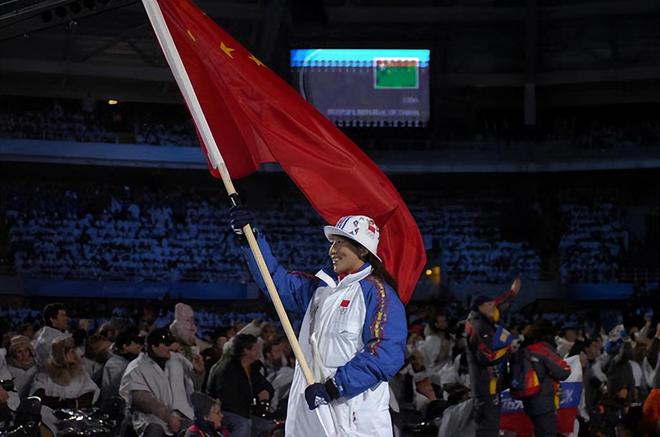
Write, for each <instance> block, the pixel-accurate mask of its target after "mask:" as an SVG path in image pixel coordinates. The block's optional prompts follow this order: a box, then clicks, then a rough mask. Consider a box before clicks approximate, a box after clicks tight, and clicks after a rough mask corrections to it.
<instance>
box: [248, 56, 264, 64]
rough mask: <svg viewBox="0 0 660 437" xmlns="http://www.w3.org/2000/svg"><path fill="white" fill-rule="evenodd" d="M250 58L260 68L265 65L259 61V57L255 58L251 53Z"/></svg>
mask: <svg viewBox="0 0 660 437" xmlns="http://www.w3.org/2000/svg"><path fill="white" fill-rule="evenodd" d="M248 57H249V58H250V59H252V60H253V61H254V63H255V64H257V65H258V66H259V67H261V66H262V65H264V63H263V62H261V61H260V60H259V59H257V57H256V56H254V55H253V54H252V53H250V56H248Z"/></svg>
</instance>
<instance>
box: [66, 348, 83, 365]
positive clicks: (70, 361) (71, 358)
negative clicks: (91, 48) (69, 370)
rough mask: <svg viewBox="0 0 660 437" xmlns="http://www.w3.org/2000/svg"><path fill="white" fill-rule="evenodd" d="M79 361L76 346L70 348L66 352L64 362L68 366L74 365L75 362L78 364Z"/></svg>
mask: <svg viewBox="0 0 660 437" xmlns="http://www.w3.org/2000/svg"><path fill="white" fill-rule="evenodd" d="M79 361H80V358H79V357H78V353H77V352H76V348H68V349H67V350H66V351H65V352H64V364H66V365H67V366H73V365H75V364H78V362H79Z"/></svg>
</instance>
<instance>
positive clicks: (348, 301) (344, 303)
mask: <svg viewBox="0 0 660 437" xmlns="http://www.w3.org/2000/svg"><path fill="white" fill-rule="evenodd" d="M349 303H351V301H350V300H347V299H344V300H342V301H341V303H340V304H339V306H340V307H342V308H348V304H349Z"/></svg>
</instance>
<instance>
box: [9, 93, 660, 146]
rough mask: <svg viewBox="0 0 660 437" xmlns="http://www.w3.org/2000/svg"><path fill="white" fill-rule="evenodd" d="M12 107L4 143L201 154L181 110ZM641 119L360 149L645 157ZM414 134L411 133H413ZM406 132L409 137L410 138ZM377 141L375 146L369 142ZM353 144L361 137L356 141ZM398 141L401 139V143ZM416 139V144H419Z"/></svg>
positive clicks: (505, 127)
mask: <svg viewBox="0 0 660 437" xmlns="http://www.w3.org/2000/svg"><path fill="white" fill-rule="evenodd" d="M29 102H30V99H27V98H21V99H19V98H16V99H13V100H12V99H8V105H6V106H5V107H0V137H6V138H26V139H43V140H53V141H55V140H59V141H76V142H107V143H117V142H120V143H128V144H149V145H162V146H182V147H196V146H198V145H199V141H198V139H197V136H196V134H195V130H194V127H193V124H192V121H191V119H190V116H189V115H188V114H187V113H186V112H185V109H184V108H183V107H181V106H172V105H157V104H153V105H143V104H131V103H119V104H117V105H114V106H109V105H107V104H97V102H94V101H93V100H92V99H91V97H89V96H88V97H86V98H85V99H83V100H82V102H80V101H74V100H61V101H58V100H48V99H40V100H38V101H37V100H35V101H34V102H33V103H32V104H29ZM638 115H639V116H631V115H630V114H628V113H625V114H621V117H619V118H617V119H615V120H613V121H612V120H601V119H599V118H598V117H597V116H590V115H589V114H580V113H575V114H572V115H571V112H570V111H564V113H563V114H562V115H553V114H544V115H543V116H542V117H540V118H541V120H542V123H540V124H539V125H537V126H524V125H521V124H520V121H519V118H520V117H519V116H516V117H510V116H504V115H501V114H483V115H481V116H479V119H478V120H477V121H475V122H470V123H469V126H467V125H466V126H464V127H463V128H460V127H458V126H457V123H456V121H455V120H452V124H451V125H448V126H445V125H444V124H443V122H442V121H441V122H439V123H438V127H437V128H436V129H434V131H433V132H432V133H429V132H427V131H419V133H417V134H414V135H412V136H409V135H407V133H404V134H403V135H402V136H398V135H397V134H396V133H395V134H394V135H392V132H388V133H387V135H384V136H379V135H378V134H377V133H375V132H370V133H368V134H367V135H368V136H367V137H365V138H364V141H361V140H358V143H359V144H360V145H361V146H362V147H364V148H365V149H369V150H371V149H373V151H374V152H376V151H379V150H382V149H387V148H392V147H394V148H395V149H402V150H406V149H409V150H416V149H418V145H419V144H420V143H422V144H426V145H425V146H423V149H424V148H425V149H429V148H434V147H435V146H433V147H432V146H430V145H431V144H435V143H437V142H444V143H447V144H454V143H455V145H457V146H460V144H461V143H465V144H470V145H475V144H476V145H478V146H479V147H480V148H487V149H492V150H493V151H506V150H519V149H520V150H524V151H526V152H529V151H530V150H531V149H530V147H532V146H534V145H539V146H542V147H543V146H551V147H554V148H561V147H562V145H563V146H568V147H569V148H579V149H592V150H607V149H623V150H631V149H643V148H649V147H656V146H657V145H658V144H659V143H660V123H659V122H658V121H657V119H656V118H657V117H654V116H653V114H652V113H648V112H646V111H644V110H640V113H639V114H638ZM408 130H409V129H408ZM406 132H407V131H406ZM372 137H373V138H378V141H370V139H373V138H372ZM356 138H360V134H359V133H356ZM397 138H399V139H398V140H397ZM415 138H417V140H415ZM523 146H524V147H523Z"/></svg>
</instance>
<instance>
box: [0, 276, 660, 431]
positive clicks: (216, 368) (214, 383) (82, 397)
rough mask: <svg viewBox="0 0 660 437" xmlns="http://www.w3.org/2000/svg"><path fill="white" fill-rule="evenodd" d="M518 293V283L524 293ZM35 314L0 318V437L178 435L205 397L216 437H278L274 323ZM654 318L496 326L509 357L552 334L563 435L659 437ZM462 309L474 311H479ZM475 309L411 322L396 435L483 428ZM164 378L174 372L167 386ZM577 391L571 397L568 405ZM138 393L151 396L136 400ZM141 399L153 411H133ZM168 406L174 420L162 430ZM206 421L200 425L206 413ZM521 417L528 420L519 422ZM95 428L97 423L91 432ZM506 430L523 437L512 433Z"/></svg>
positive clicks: (443, 305) (396, 392) (290, 360)
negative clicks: (540, 327) (217, 409)
mask: <svg viewBox="0 0 660 437" xmlns="http://www.w3.org/2000/svg"><path fill="white" fill-rule="evenodd" d="M524 287H525V284H524V283H523V291H521V292H522V293H524V292H525V291H524ZM42 305H43V302H40V303H37V302H34V301H32V302H30V301H27V302H26V301H21V302H19V301H7V302H5V303H4V304H2V305H1V306H0V317H1V318H2V320H3V321H4V323H3V324H2V325H0V332H1V333H2V344H0V376H2V375H8V376H9V377H10V378H11V379H12V381H13V384H12V385H9V384H6V382H7V381H6V380H5V381H4V382H3V386H2V387H3V388H0V412H2V413H3V414H2V415H0V430H2V429H7V428H11V427H15V426H16V425H17V424H19V423H22V422H20V420H22V419H21V415H25V414H28V413H26V412H30V411H32V413H31V414H33V418H32V426H34V424H35V423H40V424H41V425H40V426H41V427H42V428H43V429H42V433H43V432H45V431H46V430H51V431H55V430H59V432H60V433H61V432H64V433H65V434H66V433H69V434H66V435H85V434H84V431H85V430H87V431H89V430H90V429H92V428H95V429H96V431H95V432H97V433H102V432H105V434H95V435H133V434H131V433H130V432H128V431H127V429H129V428H130V429H133V430H135V431H137V432H138V433H140V432H144V433H145V434H146V435H152V434H148V433H147V432H146V431H145V428H146V427H148V426H152V427H154V426H155V425H158V426H160V427H161V428H162V429H161V430H156V431H158V432H171V433H174V434H177V435H183V434H184V433H185V430H186V428H188V427H189V426H193V425H192V424H193V421H195V420H196V419H198V418H197V417H196V415H197V414H198V413H199V412H200V411H201V410H202V409H201V407H200V405H199V404H198V402H197V401H196V400H198V399H199V396H200V394H199V393H201V392H202V391H205V392H206V393H207V394H208V396H210V397H211V398H219V400H220V401H221V402H222V404H221V407H222V410H223V411H222V414H220V416H221V417H222V420H221V421H218V422H217V423H216V426H217V432H218V434H217V435H219V436H226V435H227V434H226V429H225V427H229V428H230V429H231V430H232V434H231V435H234V434H233V432H236V431H238V430H239V429H240V426H243V425H246V424H247V425H246V426H249V427H251V428H252V430H253V431H254V432H255V433H258V432H264V434H263V435H279V434H278V433H277V430H278V429H281V427H282V425H283V419H284V418H285V417H286V402H287V397H288V391H289V387H290V386H291V381H292V376H293V368H292V367H293V365H294V362H295V358H294V357H293V354H292V352H291V347H290V345H289V343H288V341H287V340H286V339H285V337H283V335H282V330H281V328H280V326H279V323H277V322H276V321H273V320H269V318H268V317H267V316H266V315H265V314H264V313H263V312H259V311H258V310H256V309H252V310H243V311H240V310H239V311H237V310H231V311H228V308H224V309H223V304H219V303H213V302H205V303H203V302H197V303H195V304H193V307H190V306H189V305H187V304H184V303H181V302H179V303H176V304H175V302H174V301H171V300H169V299H165V300H163V301H149V302H146V301H140V300H133V301H123V302H112V301H102V302H101V303H99V304H98V305H88V304H81V303H78V302H74V301H71V302H70V303H67V304H62V303H50V304H48V305H46V306H45V307H42ZM653 305H654V302H652V301H644V300H638V301H636V303H635V304H632V303H631V304H628V305H624V306H619V307H618V308H617V309H616V310H613V309H608V308H604V307H603V308H602V309H600V310H599V309H596V308H582V309H580V310H578V311H576V312H572V313H568V312H561V313H558V312H531V311H526V312H524V313H510V312H504V313H503V314H504V316H505V317H504V318H503V319H502V320H501V321H500V322H499V323H501V324H502V326H504V327H506V329H507V330H508V332H510V333H511V335H512V336H513V337H514V338H516V340H515V341H514V343H512V346H511V348H512V350H515V349H516V348H519V347H520V348H522V347H527V346H526V345H529V344H530V343H529V341H528V340H526V338H528V339H531V338H532V337H531V336H532V335H533V334H532V332H533V331H532V330H531V329H532V326H534V325H536V324H537V323H536V322H537V321H538V320H539V319H541V318H542V319H544V320H546V321H547V324H549V325H548V326H550V327H551V329H552V338H546V339H545V340H544V341H548V342H549V343H548V344H549V345H550V347H552V350H553V351H555V352H554V353H556V354H557V355H558V357H559V358H558V359H562V360H566V362H567V363H571V364H570V365H569V364H565V366H566V367H567V368H570V369H571V370H570V374H571V378H577V379H574V381H580V382H582V384H580V385H579V386H575V385H574V384H573V385H571V384H569V385H567V386H566V387H564V386H563V385H562V388H561V389H560V390H558V391H556V393H555V395H556V396H559V399H560V402H559V403H558V404H557V405H558V407H556V408H564V406H563V405H564V404H563V400H562V399H563V396H569V397H570V396H577V398H573V399H581V401H580V402H579V403H578V404H577V405H578V407H577V411H576V410H575V409H574V408H569V407H566V408H569V409H571V410H572V411H573V412H572V414H577V417H576V419H577V420H576V421H575V422H573V420H571V421H570V424H572V425H571V427H572V428H573V430H574V432H575V433H576V434H577V433H578V428H579V429H580V433H584V434H585V435H589V436H608V437H609V436H616V435H628V434H621V433H625V432H631V433H640V434H639V435H653V434H652V433H653V432H654V430H655V431H656V432H657V431H660V430H658V429H657V427H658V426H659V425H660V424H659V423H657V422H655V423H654V420H656V421H657V420H658V419H660V418H659V417H655V416H653V414H655V413H653V412H654V411H655V410H654V409H653V408H654V406H653V404H652V403H651V404H649V399H650V402H654V401H653V399H657V398H653V396H657V394H658V393H657V389H658V388H659V387H658V386H657V381H658V377H657V372H658V368H659V365H658V354H659V353H660V324H657V326H656V322H657V320H655V318H654V310H655V311H658V309H659V308H657V307H656V308H653ZM470 308H471V309H473V310H474V305H472V304H471V305H470ZM470 308H468V306H466V305H465V304H464V303H461V302H458V301H453V300H449V301H444V302H430V303H421V304H410V305H408V307H407V308H406V312H407V320H408V341H407V347H406V362H405V364H404V366H403V367H402V368H401V370H400V371H399V372H398V374H397V375H396V376H395V377H394V378H393V379H392V380H391V381H390V383H389V384H390V388H391V393H392V400H391V402H390V408H391V414H392V417H393V421H394V427H395V428H396V429H397V430H398V432H399V433H401V434H400V435H409V434H410V433H414V434H415V435H428V436H430V435H449V434H443V432H447V431H448V430H454V431H455V435H465V434H464V433H469V432H470V429H473V426H474V421H475V420H478V418H475V416H474V415H471V414H470V413H469V411H471V409H472V404H473V402H474V398H473V396H474V394H473V393H471V388H470V374H469V366H468V365H467V362H466V356H467V355H468V353H469V352H468V348H469V346H468V337H469V334H468V333H467V332H466V328H465V317H466V315H467V314H468V312H469V311H470ZM502 311H505V308H504V307H503V308H502ZM152 348H153V350H152ZM159 348H160V350H159ZM253 348H254V349H253ZM245 350H249V351H251V352H250V354H249V356H251V358H250V359H249V360H248V361H249V363H248V364H249V366H248V367H249V368H250V369H252V370H251V372H254V373H253V374H252V375H251V381H252V383H251V384H240V381H239V380H240V378H239V375H238V374H236V375H234V373H232V370H231V369H232V367H231V366H232V365H233V364H231V363H232V361H231V360H236V359H237V358H236V354H237V353H238V354H239V356H244V355H242V352H244V351H245ZM140 351H142V352H141V353H140ZM514 353H515V352H514ZM161 354H162V355H161ZM5 357H6V359H5ZM147 357H148V358H149V359H153V360H154V361H156V362H159V361H158V360H159V359H160V360H161V361H160V362H161V363H162V365H163V366H164V367H166V368H168V369H170V370H169V373H164V374H163V375H165V376H163V378H169V379H170V381H169V383H170V384H171V385H172V386H174V387H180V392H179V393H178V394H171V395H167V396H166V395H165V394H163V392H162V391H160V389H156V388H154V387H155V386H154V385H152V384H144V381H143V378H147V380H148V379H149V376H148V375H147V374H144V370H143V365H142V364H141V361H143V360H145V359H147ZM513 357H514V355H513V354H512V355H511V358H510V359H514V358H513ZM241 363H245V361H241ZM172 366H182V367H181V368H180V369H179V371H178V372H175V371H173V370H172ZM141 369H142V370H141ZM578 369H579V370H578ZM545 377H546V378H547V377H548V376H545ZM171 378H183V379H181V380H172V379H171ZM0 379H3V380H4V378H0ZM559 382H560V381H556V383H557V385H556V387H559ZM576 387H578V388H577V389H578V390H579V391H580V392H579V393H573V392H572V390H575V389H576ZM144 390H146V391H147V392H149V393H147V394H144V393H139V391H144ZM555 390H557V388H555ZM29 395H38V396H39V398H40V402H39V403H37V405H34V402H35V401H34V398H32V400H29V399H28V396H29ZM143 396H146V399H149V402H151V405H145V404H144V403H143V402H142V401H143ZM502 396H503V398H502V399H503V402H505V403H506V405H507V406H506V407H505V408H507V409H509V410H510V409H511V408H515V401H512V400H511V398H510V397H508V396H509V395H507V394H506V393H505V394H503V395H502ZM504 399H508V400H506V401H504ZM21 402H23V405H22V406H21V408H18V405H19V404H20V403H21ZM116 402H120V403H121V404H122V405H127V406H128V407H129V413H128V414H127V415H124V413H123V411H124V410H123V407H121V408H117V407H116ZM177 403H178V405H176V410H177V414H178V416H177V417H170V414H171V411H172V410H173V409H174V405H175V404H177ZM154 405H155V406H157V407H159V408H155V407H154ZM655 407H657V405H656V406H655ZM7 408H9V409H8V410H7ZM90 408H91V409H90ZM79 409H83V410H80V411H77V410H79ZM509 410H503V411H502V414H508V413H510V411H509ZM12 411H13V412H16V415H15V416H13V415H12V414H11V412H12ZM203 411H205V414H206V413H208V409H206V410H203ZM7 413H9V414H7ZM520 414H524V412H523V410H522V409H520ZM103 415H105V418H104V419H103V420H100V421H99V420H97V418H98V417H101V416H103ZM108 416H110V417H111V420H109V419H108ZM34 417H37V419H35V418H34ZM76 417H78V419H76ZM503 417H504V416H503ZM76 422H77V425H76V424H75V423H76ZM195 423H197V422H195ZM515 423H516V424H517V423H521V422H520V419H517V422H515ZM154 424H155V425H154ZM239 425H240V426H239ZM21 426H24V427H27V428H29V426H28V425H25V424H24V423H23V425H21ZM511 426H512V425H511V422H508V421H505V420H502V422H501V427H502V428H501V429H502V430H507V431H510V432H511V431H513V432H516V430H515V429H512V428H510V427H511ZM515 426H517V425H515ZM563 426H566V425H565V424H564V425H563ZM654 426H655V427H656V428H654ZM69 427H72V428H69ZM85 427H87V428H85ZM188 429H190V428H188ZM74 431H78V432H80V434H75V433H74ZM55 432H57V431H55ZM149 432H155V431H154V430H153V429H151V430H149ZM271 432H275V434H271ZM649 432H650V433H651V434H648V433H649ZM42 435H44V434H42ZM153 435H161V434H158V433H156V434H153ZM207 435H208V434H207ZM211 435H216V434H211ZM237 435H238V434H237ZM248 435H249V434H248ZM253 435H254V434H253ZM260 435H261V434H260ZM521 435H524V434H521Z"/></svg>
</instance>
